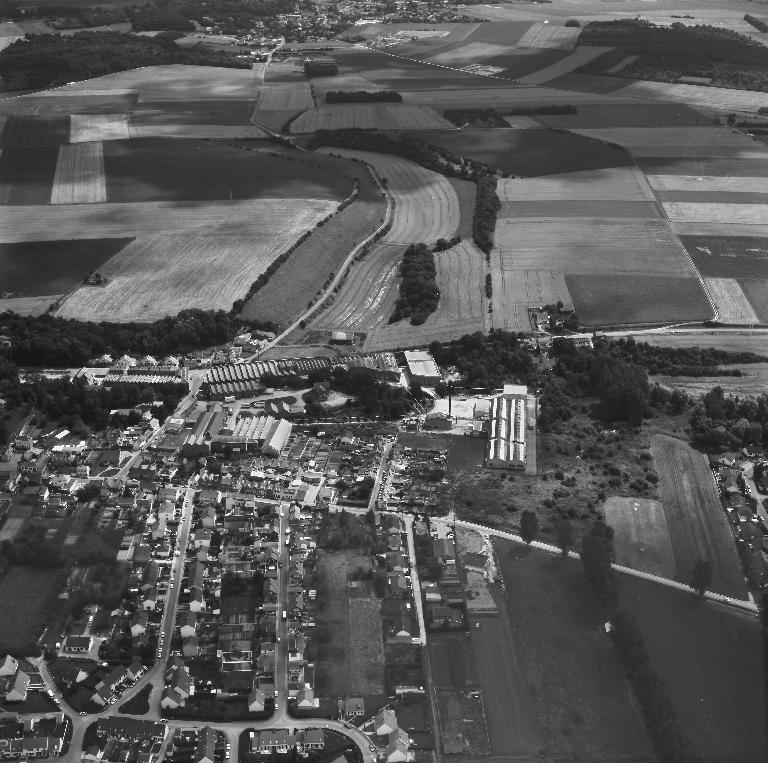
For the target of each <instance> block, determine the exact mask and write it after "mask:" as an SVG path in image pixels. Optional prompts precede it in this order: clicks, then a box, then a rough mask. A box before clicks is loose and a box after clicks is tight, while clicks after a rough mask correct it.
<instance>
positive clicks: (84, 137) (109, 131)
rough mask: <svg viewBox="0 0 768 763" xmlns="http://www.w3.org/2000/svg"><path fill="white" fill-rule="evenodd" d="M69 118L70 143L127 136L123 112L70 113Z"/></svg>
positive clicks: (120, 138)
mask: <svg viewBox="0 0 768 763" xmlns="http://www.w3.org/2000/svg"><path fill="white" fill-rule="evenodd" d="M70 120H71V122H70V126H69V142H70V143H87V142H89V141H95V140H125V139H126V138H128V137H129V135H128V118H127V116H126V115H125V114H72V116H71V117H70Z"/></svg>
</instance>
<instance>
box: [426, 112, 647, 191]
mask: <svg viewBox="0 0 768 763" xmlns="http://www.w3.org/2000/svg"><path fill="white" fill-rule="evenodd" d="M467 108H469V105H468V106H467ZM414 137H416V138H420V139H421V140H423V141H425V142H427V143H432V144H434V145H437V146H442V147H443V148H445V149H448V150H449V151H454V152H455V153H457V154H462V155H464V156H467V157H469V158H471V159H476V160H478V161H481V162H485V163H486V164H489V165H491V166H492V167H496V169H498V170H500V171H502V172H508V173H510V174H512V175H522V176H529V177H534V176H540V175H562V174H565V173H575V172H585V171H589V170H603V169H609V168H614V167H631V166H632V165H633V162H632V158H631V157H630V156H629V154H628V153H627V152H626V151H624V150H623V149H621V148H612V147H611V146H609V145H607V144H606V143H602V142H601V141H598V140H594V139H591V138H586V137H583V136H580V135H575V134H572V133H559V132H554V131H552V130H514V129H511V128H510V129H503V128H495V129H478V128H475V129H472V128H468V129H466V130H452V131H437V130H436V131H433V132H417V133H414Z"/></svg>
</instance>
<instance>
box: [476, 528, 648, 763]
mask: <svg viewBox="0 0 768 763" xmlns="http://www.w3.org/2000/svg"><path fill="white" fill-rule="evenodd" d="M495 545H496V548H497V552H498V555H499V563H500V567H501V571H502V573H503V576H504V581H505V583H506V586H505V593H506V596H505V602H506V606H507V609H508V617H509V626H510V630H511V632H512V635H513V643H514V649H513V651H514V652H515V654H516V655H519V657H518V659H519V663H520V665H521V668H522V672H523V673H524V676H525V678H526V679H527V683H528V684H529V685H530V687H531V688H530V690H527V687H525V686H521V685H519V684H517V685H513V686H511V687H509V688H508V689H507V691H508V692H510V693H513V694H520V695H521V696H520V699H519V700H518V701H517V704H520V703H524V702H525V703H527V704H529V705H530V706H531V709H532V713H531V714H532V716H533V718H535V720H536V726H537V727H538V730H539V737H538V739H539V740H540V742H539V743H540V744H541V745H542V748H543V749H542V750H541V752H540V753H539V756H540V757H549V758H552V759H557V758H568V759H584V760H622V759H627V758H633V759H634V760H642V761H649V760H652V759H653V756H652V754H651V748H650V743H649V741H648V738H647V736H646V733H645V729H644V728H643V724H642V721H641V720H640V717H639V714H638V712H637V710H636V709H635V707H634V705H633V702H632V699H631V694H630V691H629V687H628V686H627V683H626V679H625V677H624V671H623V670H622V667H621V664H620V662H619V659H618V657H617V656H616V653H615V651H614V648H613V645H612V644H611V642H610V641H609V640H608V639H606V638H605V636H604V635H602V634H601V633H600V625H601V624H602V622H603V620H604V615H603V611H602V608H601V606H600V604H599V603H598V601H597V598H596V597H595V595H594V593H593V592H592V590H591V589H590V587H589V584H588V582H587V579H586V576H585V575H584V572H583V570H582V568H581V564H580V563H579V562H578V560H575V559H562V558H558V557H556V556H554V555H551V554H546V553H543V552H539V551H535V550H530V551H529V550H528V549H525V548H523V547H520V546H516V545H515V544H511V543H507V542H503V541H502V542H499V543H497V544H495ZM484 624H485V621H484V622H483V624H482V625H481V627H480V630H481V631H482V629H483V627H484ZM504 651H510V650H509V649H505V650H504ZM493 655H494V652H493V649H491V650H490V652H489V654H488V659H492V658H493ZM530 734H531V732H530V731H529V732H528V735H529V736H530Z"/></svg>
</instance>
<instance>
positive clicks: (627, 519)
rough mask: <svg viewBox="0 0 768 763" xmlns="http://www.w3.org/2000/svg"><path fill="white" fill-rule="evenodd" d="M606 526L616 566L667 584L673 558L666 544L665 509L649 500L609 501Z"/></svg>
mask: <svg viewBox="0 0 768 763" xmlns="http://www.w3.org/2000/svg"><path fill="white" fill-rule="evenodd" d="M603 510H604V511H605V522H606V524H607V525H609V526H610V527H612V528H613V530H614V532H615V535H614V536H613V548H614V550H615V552H616V562H617V564H621V565H623V566H624V567H631V568H632V569H635V570H642V571H643V572H650V573H652V574H654V575H659V576H660V577H663V578H669V579H670V580H671V579H672V578H673V577H674V575H675V555H674V552H673V551H672V544H671V542H670V540H669V528H668V527H667V519H666V517H665V515H664V508H663V507H662V505H661V503H660V502H659V501H653V500H651V499H648V498H619V497H617V496H613V497H611V498H608V500H607V501H606V502H605V504H604V506H603Z"/></svg>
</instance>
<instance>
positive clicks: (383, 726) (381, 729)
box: [373, 707, 398, 736]
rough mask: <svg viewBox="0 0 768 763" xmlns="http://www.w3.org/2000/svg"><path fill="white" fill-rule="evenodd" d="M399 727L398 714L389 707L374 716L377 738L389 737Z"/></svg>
mask: <svg viewBox="0 0 768 763" xmlns="http://www.w3.org/2000/svg"><path fill="white" fill-rule="evenodd" d="M397 727H398V726H397V714H396V713H395V711H394V710H392V709H391V708H389V707H384V708H382V709H381V710H379V712H378V713H376V715H374V716H373V728H374V730H375V731H376V735H377V736H389V735H390V734H391V733H392V732H393V731H395V729H397Z"/></svg>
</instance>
